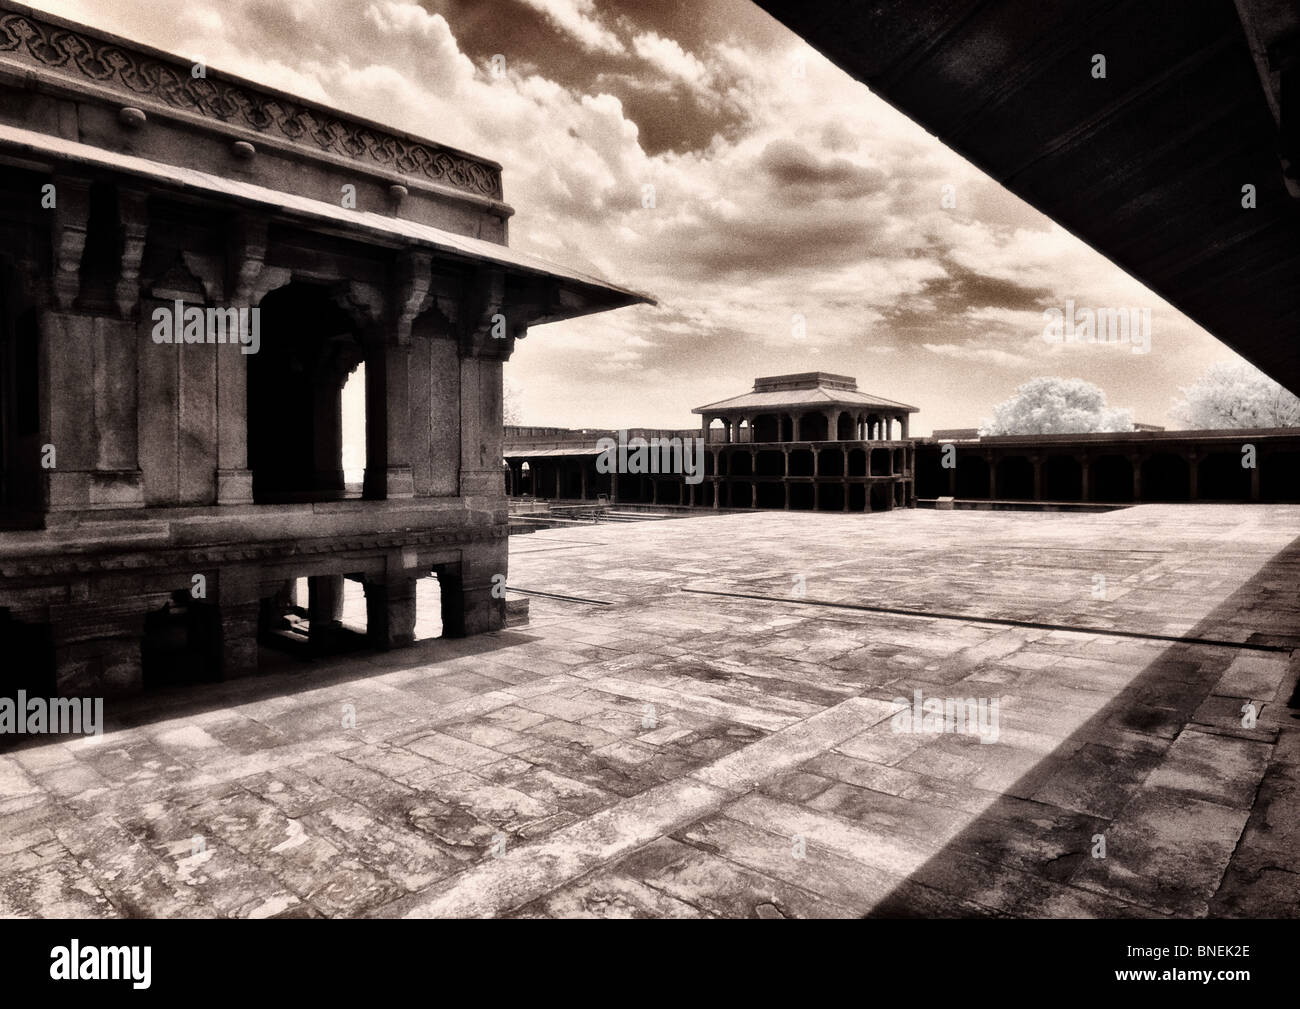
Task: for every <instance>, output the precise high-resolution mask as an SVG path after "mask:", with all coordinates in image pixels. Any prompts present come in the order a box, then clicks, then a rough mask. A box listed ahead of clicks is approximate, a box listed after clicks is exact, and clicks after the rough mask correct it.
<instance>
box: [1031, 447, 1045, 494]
mask: <svg viewBox="0 0 1300 1009" xmlns="http://www.w3.org/2000/svg"><path fill="white" fill-rule="evenodd" d="M1029 461H1030V463H1031V464H1032V465H1033V467H1034V500H1035V501H1041V500H1043V457H1042V456H1041V455H1033V456H1030V457H1029Z"/></svg>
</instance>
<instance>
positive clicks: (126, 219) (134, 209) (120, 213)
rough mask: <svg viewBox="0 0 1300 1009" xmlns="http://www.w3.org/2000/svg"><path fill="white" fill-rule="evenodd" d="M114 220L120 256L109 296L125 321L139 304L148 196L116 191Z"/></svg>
mask: <svg viewBox="0 0 1300 1009" xmlns="http://www.w3.org/2000/svg"><path fill="white" fill-rule="evenodd" d="M117 218H118V220H119V221H120V222H121V226H122V256H121V260H120V262H119V263H118V271H117V286H116V288H115V289H114V292H113V294H114V300H115V301H116V302H117V310H118V313H119V314H120V315H121V317H122V318H123V319H129V318H130V317H131V316H132V315H133V314H134V313H135V310H136V308H137V306H138V305H139V304H140V263H141V260H143V259H144V246H145V241H146V239H147V238H148V236H149V195H148V193H145V192H142V191H139V190H134V189H119V190H118V193H117Z"/></svg>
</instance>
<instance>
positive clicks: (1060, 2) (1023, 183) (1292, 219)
mask: <svg viewBox="0 0 1300 1009" xmlns="http://www.w3.org/2000/svg"><path fill="white" fill-rule="evenodd" d="M757 2H758V4H759V6H760V7H762V8H764V9H765V10H767V11H768V12H769V13H770V14H772V15H773V16H774V17H776V18H777V19H778V20H780V21H781V22H783V23H784V24H786V25H787V26H788V27H789V28H791V29H792V30H793V31H794V32H795V33H797V34H798V35H800V36H802V37H803V38H804V39H805V40H806V41H807V42H808V43H809V44H810V45H811V46H813V47H814V48H816V49H818V50H820V51H821V52H822V53H824V54H825V55H826V56H827V57H828V58H829V59H831V60H832V61H834V62H835V63H836V64H838V65H839V66H840V67H842V68H843V69H844V70H846V71H847V72H848V73H850V74H851V75H853V76H854V77H856V78H857V79H858V80H860V81H862V82H863V83H865V84H866V85H867V86H868V87H869V88H870V89H871V90H872V91H873V92H874V93H875V94H877V95H879V96H880V97H882V98H883V99H885V100H886V101H888V102H890V103H891V104H892V105H894V106H895V107H896V108H898V109H899V110H900V111H901V112H903V113H904V114H906V115H907V116H908V117H909V118H911V119H913V120H915V121H916V122H917V123H919V124H920V125H921V126H923V127H924V128H925V129H927V130H928V131H930V132H931V133H933V134H934V135H936V136H937V137H938V138H939V139H940V140H942V141H943V142H944V143H945V144H947V145H948V146H950V147H952V148H953V149H955V150H957V151H958V152H960V153H961V154H962V155H963V156H964V157H966V158H967V159H969V160H970V161H971V162H973V163H974V164H976V165H978V166H979V167H980V168H982V169H983V170H984V171H985V172H987V173H988V174H989V175H990V176H992V177H993V178H995V179H996V180H998V181H999V182H1000V183H1002V184H1003V185H1004V186H1006V187H1007V188H1008V189H1009V190H1011V191H1012V192H1014V193H1016V194H1017V195H1019V196H1020V197H1022V198H1023V199H1025V200H1026V201H1027V202H1029V203H1030V204H1032V205H1033V206H1034V207H1036V208H1038V209H1039V210H1040V211H1042V212H1043V213H1045V214H1046V215H1047V216H1049V217H1051V218H1052V219H1053V220H1055V221H1057V222H1058V223H1060V224H1061V225H1062V226H1063V227H1065V228H1067V229H1068V230H1070V231H1071V232H1073V233H1074V234H1075V235H1077V236H1078V237H1079V238H1081V239H1083V240H1084V241H1085V242H1087V243H1088V244H1089V245H1091V246H1092V247H1093V248H1095V249H1097V250H1098V251H1099V252H1101V253H1102V254H1104V255H1105V256H1107V257H1108V258H1109V259H1110V260H1111V261H1112V262H1114V263H1115V264H1117V265H1118V266H1120V267H1121V268H1123V269H1124V270H1126V271H1127V272H1128V273H1130V274H1132V275H1133V276H1134V277H1136V278H1138V279H1139V280H1141V281H1142V282H1143V283H1144V284H1146V285H1147V286H1148V287H1150V288H1151V289H1152V290H1154V291H1156V292H1157V293H1158V294H1160V295H1161V296H1162V297H1163V298H1165V299H1166V300H1167V301H1169V302H1170V303H1171V304H1173V305H1176V306H1177V307H1178V308H1179V309H1180V310H1182V311H1183V312H1184V313H1185V314H1186V315H1188V316H1189V317H1191V318H1192V319H1195V320H1196V321H1197V322H1198V323H1199V324H1200V325H1202V326H1203V327H1204V328H1205V329H1207V330H1208V331H1209V332H1211V333H1213V334H1214V335H1215V336H1216V337H1218V338H1219V339H1220V340H1222V341H1223V342H1224V343H1226V344H1229V345H1230V346H1231V347H1233V348H1234V349H1235V350H1236V351H1237V352H1238V353H1240V354H1242V355H1243V356H1245V357H1246V358H1248V359H1250V360H1252V361H1254V362H1255V363H1256V364H1257V365H1259V366H1260V367H1261V368H1263V369H1264V370H1265V371H1267V372H1268V373H1269V374H1271V375H1272V376H1273V377H1274V378H1276V379H1277V380H1278V381H1280V382H1282V383H1283V384H1285V385H1286V386H1288V387H1289V388H1290V389H1291V390H1292V391H1294V392H1297V393H1300V200H1298V199H1296V198H1295V197H1293V196H1292V195H1291V193H1290V192H1289V191H1288V186H1287V185H1286V183H1285V181H1284V177H1283V157H1284V156H1286V155H1287V154H1290V155H1292V156H1293V161H1292V164H1297V165H1300V158H1295V157H1294V155H1296V153H1297V151H1296V129H1295V127H1296V125H1297V119H1300V115H1297V114H1298V113H1300V109H1297V108H1294V107H1291V108H1290V109H1289V110H1288V108H1287V106H1286V104H1285V99H1286V98H1287V96H1288V95H1289V94H1290V95H1294V94H1295V92H1296V90H1297V89H1296V87H1295V84H1296V77H1297V76H1298V75H1300V70H1297V69H1296V64H1297V63H1300V57H1298V56H1297V48H1298V47H1297V46H1296V44H1295V43H1296V35H1295V33H1294V26H1295V23H1296V22H1297V21H1300V2H1297V0H1237V2H1236V3H1234V2H1233V0H982V2H976V0H814V2H809V0H757ZM1252 8H1254V10H1253V11H1252ZM1288 33H1289V35H1288ZM1097 53H1100V54H1103V55H1104V56H1105V57H1106V78H1105V79H1104V80H1099V79H1096V78H1094V77H1093V75H1092V65H1093V62H1092V58H1093V56H1094V54H1097ZM1279 81H1288V82H1289V85H1288V84H1281V85H1279ZM1279 101H1281V102H1282V111H1281V113H1280V117H1279V113H1278V104H1279ZM1294 104H1295V103H1294V102H1293V103H1292V106H1294ZM1288 111H1289V112H1290V119H1289V121H1288V118H1287V113H1288ZM1283 127H1286V128H1287V130H1289V132H1284V131H1283ZM1293 170H1294V169H1293ZM1246 184H1251V185H1254V186H1255V188H1256V201H1257V206H1256V208H1255V209H1254V210H1247V209H1244V208H1243V207H1242V187H1243V186H1244V185H1246ZM1292 186H1293V188H1294V187H1295V182H1294V181H1293V183H1292ZM1154 325H1155V322H1154V320H1153V326H1154ZM1158 340H1159V332H1158V331H1156V330H1154V329H1153V334H1152V348H1153V352H1158V349H1159V344H1158Z"/></svg>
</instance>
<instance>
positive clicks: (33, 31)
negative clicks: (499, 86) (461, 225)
mask: <svg viewBox="0 0 1300 1009" xmlns="http://www.w3.org/2000/svg"><path fill="white" fill-rule="evenodd" d="M0 61H14V62H17V63H19V64H25V65H27V66H30V67H34V68H37V69H40V70H44V71H46V72H53V73H56V74H58V75H60V76H63V77H66V78H69V79H70V80H72V81H73V82H74V83H80V84H82V85H83V86H85V85H92V86H94V87H95V88H97V89H111V90H113V91H116V92H120V93H121V94H123V95H124V96H130V97H132V98H135V99H145V100H151V101H154V102H158V103H161V104H163V105H166V106H169V107H170V108H173V109H176V110H178V111H182V112H187V113H190V114H193V115H198V116H202V117H204V118H208V119H215V120H218V121H220V122H222V123H226V124H235V125H238V126H242V127H245V128H249V129H252V130H256V131H257V132H258V133H263V134H268V135H271V136H274V137H278V138H280V139H282V140H287V141H289V142H291V143H293V144H296V145H299V146H302V147H305V148H308V149H314V150H317V151H326V152H330V153H332V154H336V155H341V156H343V157H347V158H351V159H353V160H357V161H369V162H372V163H373V164H375V165H377V166H379V167H381V168H385V169H389V170H391V171H397V172H401V173H402V174H405V175H412V176H415V177H417V178H418V177H423V178H425V179H428V180H430V181H432V182H436V183H439V184H441V185H445V186H450V187H452V188H454V189H459V190H462V191H464V192H468V193H473V194H475V195H477V196H485V197H488V198H490V199H496V200H499V199H501V196H502V191H501V171H500V168H499V167H497V166H496V165H494V164H493V163H491V162H487V161H483V160H480V159H478V158H474V157H472V156H470V155H467V154H464V153H462V152H460V151H455V150H452V149H450V148H445V147H442V146H439V145H437V144H430V143H425V142H421V141H419V140H416V139H414V138H412V137H408V136H406V135H404V134H400V133H397V132H394V131H389V130H385V129H384V128H383V127H381V126H378V125H376V124H373V123H369V122H367V121H365V120H361V119H354V118H352V117H348V116H343V115H340V114H338V113H336V112H333V111H331V110H329V109H327V108H325V107H324V106H321V105H316V104H314V103H311V102H306V101H303V100H301V99H298V98H293V97H291V96H289V95H286V94H283V93H281V92H277V91H273V90H270V89H267V88H261V87H258V86H257V85H254V84H250V83H249V82H247V81H243V80H239V79H238V78H232V77H227V76H225V75H221V74H217V73H216V72H214V71H211V70H208V69H206V68H205V72H206V74H207V76H203V77H197V78H196V77H195V76H193V73H192V67H193V65H192V64H191V63H189V62H187V61H185V60H182V59H179V58H177V57H174V56H169V55H167V54H166V53H161V52H158V51H156V50H152V49H146V48H145V47H143V46H137V45H136V44H134V43H132V42H128V41H127V40H125V39H120V38H117V37H115V36H112V35H108V34H105V33H100V32H97V31H93V30H91V29H88V28H85V27H83V26H81V25H74V24H72V23H70V22H65V21H63V20H62V19H59V18H54V17H51V16H49V15H46V14H44V13H42V12H40V11H34V10H31V9H29V8H26V7H22V6H19V5H16V4H9V3H0Z"/></svg>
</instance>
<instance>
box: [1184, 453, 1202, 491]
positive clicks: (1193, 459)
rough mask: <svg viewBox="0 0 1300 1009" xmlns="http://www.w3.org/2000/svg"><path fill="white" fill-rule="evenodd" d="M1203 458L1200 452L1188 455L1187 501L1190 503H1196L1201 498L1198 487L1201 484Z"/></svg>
mask: <svg viewBox="0 0 1300 1009" xmlns="http://www.w3.org/2000/svg"><path fill="white" fill-rule="evenodd" d="M1201 458H1202V456H1201V453H1200V452H1188V453H1187V500H1189V501H1195V500H1196V499H1197V498H1199V497H1200V496H1201V495H1200V492H1199V491H1200V489H1199V486H1198V484H1199V483H1200V470H1201Z"/></svg>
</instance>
